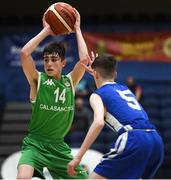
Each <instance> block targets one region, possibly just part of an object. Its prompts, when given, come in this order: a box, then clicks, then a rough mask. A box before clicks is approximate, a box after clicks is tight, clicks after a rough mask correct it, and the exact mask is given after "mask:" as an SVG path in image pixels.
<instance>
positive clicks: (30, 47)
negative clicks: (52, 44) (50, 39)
mask: <svg viewBox="0 0 171 180" xmlns="http://www.w3.org/2000/svg"><path fill="white" fill-rule="evenodd" d="M48 35H49V31H48V29H46V28H44V29H42V31H41V32H40V33H39V34H37V35H36V36H35V37H34V38H33V39H31V40H30V41H29V42H28V43H27V44H26V45H25V46H24V47H23V48H22V49H21V54H24V55H25V56H29V55H31V54H32V52H33V51H34V50H35V49H36V48H37V46H38V45H39V44H40V42H41V41H43V40H44V39H45V38H46V37H47V36H48Z"/></svg>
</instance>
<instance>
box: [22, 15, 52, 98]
mask: <svg viewBox="0 0 171 180" xmlns="http://www.w3.org/2000/svg"><path fill="white" fill-rule="evenodd" d="M43 26H44V28H43V29H42V31H41V32H40V33H39V34H37V35H36V36H35V37H34V38H33V39H31V40H30V41H29V42H28V43H27V44H26V45H25V46H24V47H23V48H22V49H21V52H20V59H21V64H22V68H23V71H24V74H25V76H26V78H27V80H28V82H29V84H30V87H31V91H30V96H31V99H32V100H33V99H35V96H36V89H37V82H38V71H37V69H36V66H35V63H34V60H33V58H32V53H33V51H34V50H35V49H36V48H37V46H38V45H39V43H40V42H41V41H42V40H43V39H45V38H46V37H47V36H48V35H52V31H51V29H50V27H49V25H48V24H47V23H46V22H45V20H44V17H43Z"/></svg>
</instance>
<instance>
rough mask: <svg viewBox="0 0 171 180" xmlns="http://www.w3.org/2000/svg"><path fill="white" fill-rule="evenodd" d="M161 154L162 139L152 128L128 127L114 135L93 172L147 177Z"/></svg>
mask: <svg viewBox="0 0 171 180" xmlns="http://www.w3.org/2000/svg"><path fill="white" fill-rule="evenodd" d="M163 156H164V145H163V141H162V139H161V137H160V136H159V134H158V133H157V131H156V130H132V131H128V132H125V133H123V134H121V135H120V136H119V137H118V139H117V141H116V143H115V144H114V145H113V146H112V148H111V150H110V152H109V153H107V154H105V155H104V156H103V158H102V161H101V162H100V163H99V164H98V165H97V166H96V168H95V169H94V172H95V173H97V174H99V175H100V176H103V177H105V178H107V179H139V178H143V179H149V178H152V177H153V176H154V175H155V173H156V171H157V169H158V168H159V166H160V165H161V163H162V162H163Z"/></svg>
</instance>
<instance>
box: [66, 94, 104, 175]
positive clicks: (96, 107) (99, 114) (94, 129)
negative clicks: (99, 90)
mask: <svg viewBox="0 0 171 180" xmlns="http://www.w3.org/2000/svg"><path fill="white" fill-rule="evenodd" d="M90 105H91V107H92V109H93V111H94V120H93V123H92V125H91V127H90V129H89V131H88V133H87V135H86V137H85V139H84V142H83V143H82V145H81V148H80V150H79V152H78V154H77V155H76V156H75V158H74V159H73V160H72V161H71V162H70V163H69V164H68V173H69V174H70V175H75V174H76V171H75V167H76V166H77V165H78V164H79V163H80V162H81V159H82V157H83V155H84V154H85V153H86V151H87V150H88V149H89V148H90V146H91V145H92V144H93V142H94V141H95V140H96V138H97V136H98V135H99V133H100V132H101V130H102V128H103V127H104V112H105V110H104V105H103V102H102V100H101V98H100V96H98V95H97V94H92V95H91V97H90Z"/></svg>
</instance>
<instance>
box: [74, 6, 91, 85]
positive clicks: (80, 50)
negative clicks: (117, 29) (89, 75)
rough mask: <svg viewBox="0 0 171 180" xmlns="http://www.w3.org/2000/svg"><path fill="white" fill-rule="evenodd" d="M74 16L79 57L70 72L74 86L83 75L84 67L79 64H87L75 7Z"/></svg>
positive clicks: (86, 51)
mask: <svg viewBox="0 0 171 180" xmlns="http://www.w3.org/2000/svg"><path fill="white" fill-rule="evenodd" d="M75 16H76V22H75V25H74V27H75V33H76V38H77V44H78V53H79V59H80V61H79V62H78V63H77V64H76V65H75V67H74V69H73V71H72V72H71V77H72V80H73V85H74V87H76V85H77V84H78V83H79V81H80V80H81V78H82V77H83V75H84V73H85V68H84V67H83V66H82V65H81V63H83V64H87V56H88V50H87V45H86V43H85V41H84V38H83V35H82V32H81V29H80V14H79V12H78V11H77V10H76V9H75Z"/></svg>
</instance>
